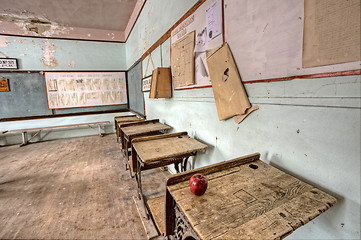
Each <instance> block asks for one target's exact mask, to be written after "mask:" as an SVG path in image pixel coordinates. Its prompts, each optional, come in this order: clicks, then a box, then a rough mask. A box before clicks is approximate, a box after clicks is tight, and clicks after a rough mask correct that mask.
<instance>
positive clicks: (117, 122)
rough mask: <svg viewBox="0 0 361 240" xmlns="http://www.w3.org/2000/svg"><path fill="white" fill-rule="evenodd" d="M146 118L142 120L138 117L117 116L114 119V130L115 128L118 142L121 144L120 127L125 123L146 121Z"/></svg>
mask: <svg viewBox="0 0 361 240" xmlns="http://www.w3.org/2000/svg"><path fill="white" fill-rule="evenodd" d="M144 120H145V119H144V118H140V117H138V116H136V115H127V116H117V117H114V128H115V133H116V137H117V142H119V140H120V132H119V125H120V124H123V123H131V122H139V121H144Z"/></svg>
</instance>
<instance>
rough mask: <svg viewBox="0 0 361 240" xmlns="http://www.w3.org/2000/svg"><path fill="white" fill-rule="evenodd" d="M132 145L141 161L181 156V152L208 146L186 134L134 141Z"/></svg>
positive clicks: (202, 148)
mask: <svg viewBox="0 0 361 240" xmlns="http://www.w3.org/2000/svg"><path fill="white" fill-rule="evenodd" d="M132 145H133V147H134V149H135V151H136V152H137V154H138V156H139V157H140V159H141V160H142V161H143V162H152V161H156V160H160V159H164V158H171V157H176V156H181V155H183V154H187V153H191V152H196V151H200V150H204V149H206V148H207V147H208V146H207V145H205V144H203V143H201V142H199V141H197V140H195V139H193V138H190V137H189V136H188V135H182V136H174V137H166V138H159V139H154V140H151V141H143V142H134V143H132Z"/></svg>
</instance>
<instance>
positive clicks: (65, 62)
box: [0, 35, 127, 145]
mask: <svg viewBox="0 0 361 240" xmlns="http://www.w3.org/2000/svg"><path fill="white" fill-rule="evenodd" d="M124 47H125V46H124V44H123V43H107V42H90V41H75V40H54V39H40V38H26V37H9V36H1V35H0V52H1V53H3V54H4V55H6V56H8V57H10V58H17V59H18V65H19V69H18V70H17V71H14V72H9V71H8V72H6V73H3V72H4V71H0V76H1V77H4V78H8V79H9V83H10V92H1V93H0V103H1V104H0V119H4V118H17V117H26V116H41V115H50V114H51V111H50V110H49V109H48V105H47V99H46V90H45V80H44V75H43V74H42V71H124V70H126V56H125V48H124ZM2 57H3V56H2ZM19 71H21V72H19ZM26 71H29V72H26ZM126 108H127V106H126V105H115V106H101V107H87V108H72V109H58V110H54V111H53V114H55V115H56V114H64V113H82V112H95V111H107V110H123V109H126ZM71 119H72V121H74V122H73V123H86V122H98V121H107V120H109V116H106V115H103V114H96V115H89V116H87V117H74V118H71ZM61 121H64V122H68V118H66V119H65V118H64V119H61V118H57V119H55V118H49V119H46V120H41V121H40V120H33V121H18V122H13V123H11V124H6V123H4V122H0V129H1V130H4V131H6V130H14V129H22V128H31V127H48V126H54V125H61ZM39 122H41V125H39V124H37V123H39ZM110 122H111V123H113V122H114V121H113V120H112V121H110ZM73 123H69V124H73ZM76 131H77V132H78V133H77V134H73V133H72V132H70V131H66V132H67V133H66V134H65V133H64V132H63V131H56V132H57V134H55V135H54V136H53V138H51V139H54V138H57V136H58V137H67V136H81V135H82V134H81V132H83V134H84V135H89V134H96V131H93V130H92V129H87V128H84V129H83V130H82V131H80V132H79V131H78V130H76ZM113 131H114V130H113V128H112V127H109V128H106V132H113ZM18 135H19V134H16V136H13V135H11V136H9V135H8V134H7V135H4V136H1V135H0V138H1V139H2V144H0V145H5V144H15V143H20V142H21V140H20V137H19V136H18ZM45 139H46V138H45ZM45 139H44V140H45ZM47 139H49V135H48V138H47Z"/></svg>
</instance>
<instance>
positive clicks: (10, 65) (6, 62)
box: [0, 58, 18, 69]
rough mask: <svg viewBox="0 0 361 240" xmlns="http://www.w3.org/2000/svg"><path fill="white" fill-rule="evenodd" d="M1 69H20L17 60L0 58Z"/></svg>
mask: <svg viewBox="0 0 361 240" xmlns="http://www.w3.org/2000/svg"><path fill="white" fill-rule="evenodd" d="M0 69H18V61H17V59H16V58H0Z"/></svg>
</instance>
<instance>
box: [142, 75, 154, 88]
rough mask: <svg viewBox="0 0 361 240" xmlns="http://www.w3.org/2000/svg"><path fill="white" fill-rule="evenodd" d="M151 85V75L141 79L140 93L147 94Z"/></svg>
mask: <svg viewBox="0 0 361 240" xmlns="http://www.w3.org/2000/svg"><path fill="white" fill-rule="evenodd" d="M151 83H152V75H150V76H148V77H145V78H143V79H142V92H149V91H150V85H151Z"/></svg>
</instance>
